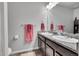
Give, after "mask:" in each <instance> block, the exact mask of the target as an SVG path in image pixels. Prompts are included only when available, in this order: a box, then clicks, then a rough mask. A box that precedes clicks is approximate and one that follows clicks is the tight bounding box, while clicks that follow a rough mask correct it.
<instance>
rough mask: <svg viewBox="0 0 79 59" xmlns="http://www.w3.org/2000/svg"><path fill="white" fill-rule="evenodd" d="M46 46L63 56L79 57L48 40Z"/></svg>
mask: <svg viewBox="0 0 79 59" xmlns="http://www.w3.org/2000/svg"><path fill="white" fill-rule="evenodd" d="M46 44H48V45H49V46H51V47H52V48H53V49H54V50H55V51H57V52H59V53H60V54H61V55H63V56H77V54H76V53H75V52H72V51H70V50H69V49H67V48H65V47H63V46H61V45H59V44H58V43H56V42H53V41H50V40H48V39H47V40H46Z"/></svg>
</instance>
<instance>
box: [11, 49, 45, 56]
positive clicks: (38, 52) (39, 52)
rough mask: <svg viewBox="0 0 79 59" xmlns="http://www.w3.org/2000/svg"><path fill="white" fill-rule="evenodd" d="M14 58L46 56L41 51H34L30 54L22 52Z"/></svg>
mask: <svg viewBox="0 0 79 59" xmlns="http://www.w3.org/2000/svg"><path fill="white" fill-rule="evenodd" d="M12 56H44V55H43V53H42V51H41V50H33V51H29V52H21V53H17V54H15V55H12Z"/></svg>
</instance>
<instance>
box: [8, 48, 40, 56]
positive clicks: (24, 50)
mask: <svg viewBox="0 0 79 59" xmlns="http://www.w3.org/2000/svg"><path fill="white" fill-rule="evenodd" d="M35 49H39V47H36V48H30V49H23V50H18V51H14V52H12V53H11V54H10V55H14V54H17V53H21V52H26V51H32V50H35Z"/></svg>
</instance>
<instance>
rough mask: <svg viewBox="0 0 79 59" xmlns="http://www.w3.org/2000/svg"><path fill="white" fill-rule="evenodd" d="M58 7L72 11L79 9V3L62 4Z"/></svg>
mask: <svg viewBox="0 0 79 59" xmlns="http://www.w3.org/2000/svg"><path fill="white" fill-rule="evenodd" d="M58 5H59V6H62V7H67V8H72V9H76V8H79V2H60V3H59V4H58Z"/></svg>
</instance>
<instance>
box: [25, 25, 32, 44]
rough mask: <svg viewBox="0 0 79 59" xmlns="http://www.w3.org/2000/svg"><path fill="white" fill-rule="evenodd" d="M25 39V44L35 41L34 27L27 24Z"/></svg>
mask: <svg viewBox="0 0 79 59" xmlns="http://www.w3.org/2000/svg"><path fill="white" fill-rule="evenodd" d="M24 39H25V42H28V43H30V42H31V41H32V39H33V25H32V24H25V25H24Z"/></svg>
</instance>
